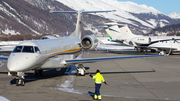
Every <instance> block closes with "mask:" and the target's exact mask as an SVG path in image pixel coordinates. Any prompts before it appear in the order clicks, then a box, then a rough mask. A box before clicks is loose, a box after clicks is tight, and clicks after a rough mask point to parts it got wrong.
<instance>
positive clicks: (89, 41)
mask: <svg viewBox="0 0 180 101" xmlns="http://www.w3.org/2000/svg"><path fill="white" fill-rule="evenodd" d="M97 45H98V39H97V38H96V37H95V36H93V35H86V36H84V37H83V38H82V40H81V46H82V47H83V49H85V50H94V49H95V48H96V47H97Z"/></svg>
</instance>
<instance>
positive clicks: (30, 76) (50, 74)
mask: <svg viewBox="0 0 180 101" xmlns="http://www.w3.org/2000/svg"><path fill="white" fill-rule="evenodd" d="M66 69H67V68H61V70H60V71H56V69H52V70H46V71H44V72H43V76H35V75H34V73H25V79H24V82H25V83H29V82H33V81H36V80H39V79H49V78H54V77H59V76H62V75H65V74H64V73H65V71H66ZM0 74H1V73H0ZM10 84H11V85H13V84H16V78H14V79H12V80H11V81H10Z"/></svg>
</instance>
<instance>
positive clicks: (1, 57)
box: [0, 56, 8, 60]
mask: <svg viewBox="0 0 180 101" xmlns="http://www.w3.org/2000/svg"><path fill="white" fill-rule="evenodd" d="M0 59H3V60H7V59H8V56H0Z"/></svg>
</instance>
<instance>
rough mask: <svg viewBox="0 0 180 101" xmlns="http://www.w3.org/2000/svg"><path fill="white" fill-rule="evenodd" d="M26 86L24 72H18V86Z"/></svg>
mask: <svg viewBox="0 0 180 101" xmlns="http://www.w3.org/2000/svg"><path fill="white" fill-rule="evenodd" d="M20 85H21V86H24V85H25V83H24V72H17V78H16V86H20Z"/></svg>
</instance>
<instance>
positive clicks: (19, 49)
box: [13, 46, 40, 54]
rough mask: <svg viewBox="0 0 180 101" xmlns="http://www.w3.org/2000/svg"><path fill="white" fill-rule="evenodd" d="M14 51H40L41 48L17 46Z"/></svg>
mask: <svg viewBox="0 0 180 101" xmlns="http://www.w3.org/2000/svg"><path fill="white" fill-rule="evenodd" d="M13 52H23V53H39V54H40V50H39V48H38V47H37V46H34V47H33V46H16V47H15V48H14V50H13Z"/></svg>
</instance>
